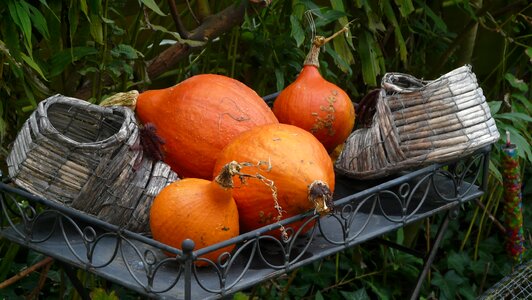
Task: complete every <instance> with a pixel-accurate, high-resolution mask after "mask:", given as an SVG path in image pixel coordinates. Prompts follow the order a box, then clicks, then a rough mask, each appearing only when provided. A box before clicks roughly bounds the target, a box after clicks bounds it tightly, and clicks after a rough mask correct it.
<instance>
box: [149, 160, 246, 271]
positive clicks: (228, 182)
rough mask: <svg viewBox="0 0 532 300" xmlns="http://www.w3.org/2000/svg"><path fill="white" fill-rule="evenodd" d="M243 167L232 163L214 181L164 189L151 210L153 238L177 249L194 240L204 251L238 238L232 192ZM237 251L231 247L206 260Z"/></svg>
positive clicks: (194, 181)
mask: <svg viewBox="0 0 532 300" xmlns="http://www.w3.org/2000/svg"><path fill="white" fill-rule="evenodd" d="M239 168H240V167H239V165H238V164H237V163H236V162H230V163H228V164H227V165H226V166H224V167H223V168H222V169H221V171H220V173H219V175H218V176H217V177H216V178H215V180H213V181H208V180H205V179H198V178H185V179H182V180H178V181H175V182H173V183H171V184H170V185H168V186H166V187H165V188H164V189H162V191H161V192H160V193H159V194H158V195H157V196H156V197H155V199H154V201H153V204H152V206H151V208H150V230H151V233H152V235H153V238H154V239H155V240H157V241H159V242H162V243H164V244H167V245H169V246H172V247H175V248H180V247H181V243H182V242H183V241H184V240H185V239H191V240H193V241H194V242H195V245H196V249H201V248H204V247H207V246H211V245H213V244H216V243H218V242H221V241H224V240H227V239H230V238H233V237H235V236H238V234H239V233H240V231H239V223H238V210H237V207H236V203H235V200H234V199H233V197H232V193H231V189H232V187H233V180H232V176H233V175H234V174H235V172H238V170H239ZM233 248H234V245H231V246H227V247H224V248H221V249H218V250H216V251H212V252H209V253H208V254H206V255H205V256H204V257H205V258H207V259H210V260H212V261H214V262H216V260H217V258H218V257H219V255H220V254H222V253H224V252H226V251H227V252H229V251H231V250H232V249H233ZM198 265H205V263H204V262H203V263H202V262H198Z"/></svg>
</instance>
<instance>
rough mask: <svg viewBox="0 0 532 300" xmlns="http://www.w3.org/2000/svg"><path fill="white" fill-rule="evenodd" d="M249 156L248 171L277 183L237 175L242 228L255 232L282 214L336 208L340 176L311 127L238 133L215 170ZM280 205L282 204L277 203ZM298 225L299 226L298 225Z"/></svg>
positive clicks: (236, 195)
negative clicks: (273, 188)
mask: <svg viewBox="0 0 532 300" xmlns="http://www.w3.org/2000/svg"><path fill="white" fill-rule="evenodd" d="M233 160H236V161H246V162H250V163H253V164H258V166H259V167H258V168H257V167H256V166H247V167H246V166H244V167H243V168H242V173H247V174H255V173H256V174H259V175H261V176H263V177H264V178H267V180H268V181H267V182H270V183H272V184H273V185H275V187H276V195H277V202H278V203H275V200H274V199H272V190H271V188H270V187H268V185H265V184H264V182H260V181H259V180H246V181H245V182H241V180H240V178H239V177H236V178H235V188H234V189H233V197H234V198H235V201H236V203H237V206H238V211H239V218H240V228H241V231H243V232H245V231H250V230H253V229H257V228H259V227H262V226H265V225H268V224H271V223H275V222H276V221H278V219H277V217H278V215H279V209H280V210H281V211H282V219H285V218H288V217H291V216H294V215H297V214H301V213H304V212H306V211H309V210H311V209H316V211H318V212H319V213H328V212H330V211H331V209H332V200H331V199H332V192H333V191H334V183H335V177H334V176H335V175H334V170H333V166H332V163H331V160H330V159H329V155H328V153H327V151H326V150H325V148H324V147H323V145H322V144H321V143H320V142H319V141H318V140H317V139H316V138H315V137H314V136H312V134H310V133H309V132H307V131H305V130H303V129H301V128H299V127H296V126H292V125H287V124H270V125H263V126H258V127H255V128H253V129H250V130H249V131H246V132H244V133H242V134H241V135H239V136H238V137H236V138H235V139H234V140H233V141H232V142H231V143H229V144H228V145H227V146H226V147H225V148H224V149H223V151H222V152H221V153H220V156H219V157H218V160H217V161H216V166H215V168H214V170H215V173H216V172H219V170H220V169H221V168H222V167H223V166H224V165H225V164H227V163H228V162H230V161H233ZM277 204H278V207H276V206H277ZM296 229H297V228H296Z"/></svg>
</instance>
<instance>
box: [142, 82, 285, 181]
mask: <svg viewBox="0 0 532 300" xmlns="http://www.w3.org/2000/svg"><path fill="white" fill-rule="evenodd" d="M136 112H137V115H138V117H139V119H140V121H141V122H142V123H143V124H153V125H154V126H153V127H151V128H154V131H155V133H156V135H157V136H158V137H160V138H161V139H162V141H163V144H162V150H163V151H162V152H163V156H164V161H165V162H166V163H167V164H168V165H170V166H171V167H172V169H173V170H174V171H176V172H177V173H178V174H179V175H180V176H181V177H195V178H203V179H209V180H210V179H211V178H212V177H211V176H212V170H213V167H214V162H215V160H216V157H217V155H218V153H219V152H220V151H221V150H222V149H223V147H224V146H225V145H227V144H228V143H229V142H230V141H231V140H232V139H233V138H234V137H236V136H237V135H238V134H240V133H241V132H244V131H246V130H248V129H250V128H253V127H255V126H257V125H263V124H270V123H278V121H277V119H276V117H275V115H274V114H273V113H272V111H271V110H270V109H269V107H268V106H267V105H266V103H265V102H264V101H263V99H262V98H261V97H259V96H258V95H257V93H256V92H255V91H253V90H252V89H250V88H249V87H247V86H246V85H244V84H243V83H241V82H239V81H237V80H235V79H232V78H229V77H226V76H223V75H215V74H201V75H196V76H193V77H190V78H188V79H187V80H185V81H182V82H181V83H179V84H177V85H175V86H173V87H170V88H166V89H161V90H149V91H146V92H143V93H141V94H140V95H139V97H138V100H137V103H136ZM150 126H151V125H150Z"/></svg>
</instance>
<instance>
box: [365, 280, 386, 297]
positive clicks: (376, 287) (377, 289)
mask: <svg viewBox="0 0 532 300" xmlns="http://www.w3.org/2000/svg"><path fill="white" fill-rule="evenodd" d="M365 283H366V284H367V285H369V287H370V288H371V290H372V291H373V292H374V293H375V294H376V295H377V297H378V299H380V300H388V299H390V295H389V291H388V290H387V289H385V288H383V287H382V286H380V285H378V284H377V283H373V282H371V281H365Z"/></svg>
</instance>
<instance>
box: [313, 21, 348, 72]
mask: <svg viewBox="0 0 532 300" xmlns="http://www.w3.org/2000/svg"><path fill="white" fill-rule="evenodd" d="M349 24H351V23H348V24H347V25H345V26H344V27H343V28H342V29H340V30H338V31H337V32H335V33H333V34H332V35H331V36H330V37H327V38H326V37H324V36H321V35H318V36H316V37H315V38H314V39H313V41H312V48H311V49H310V51H309V52H308V54H307V57H306V58H305V62H304V63H303V65H305V66H316V67H319V66H320V62H319V60H318V56H319V55H320V48H321V47H322V46H323V45H325V44H327V43H328V42H330V41H331V40H332V39H334V38H335V37H337V36H338V35H340V34H342V33H345V32H347V31H348V30H349Z"/></svg>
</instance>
